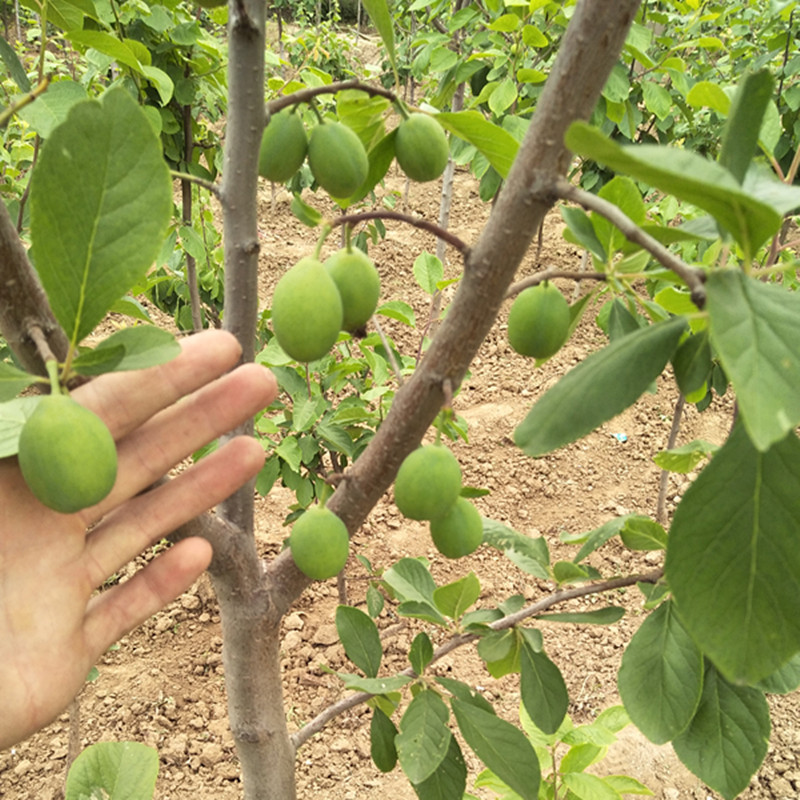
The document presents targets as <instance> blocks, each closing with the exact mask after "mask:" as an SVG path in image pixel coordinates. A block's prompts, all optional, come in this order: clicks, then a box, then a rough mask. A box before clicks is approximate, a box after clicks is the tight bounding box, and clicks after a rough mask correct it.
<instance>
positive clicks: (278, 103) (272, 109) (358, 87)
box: [266, 79, 397, 118]
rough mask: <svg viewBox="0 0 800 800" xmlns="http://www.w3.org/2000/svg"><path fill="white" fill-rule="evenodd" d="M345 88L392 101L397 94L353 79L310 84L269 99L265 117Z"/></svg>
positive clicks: (395, 98)
mask: <svg viewBox="0 0 800 800" xmlns="http://www.w3.org/2000/svg"><path fill="white" fill-rule="evenodd" d="M347 89H352V90H355V91H359V92H365V93H366V94H368V95H370V96H371V97H373V96H377V97H385V98H386V99H387V100H391V101H392V102H395V101H396V100H397V95H396V94H395V93H394V92H393V91H391V90H390V89H384V88H383V87H382V86H373V85H372V84H370V83H364V82H363V81H359V80H355V79H354V80H349V81H335V82H334V83H329V84H327V86H312V87H311V88H308V89H300V90H298V91H296V92H292V93H291V94H286V95H283V96H282V97H276V98H275V99H273V100H270V101H269V102H268V103H267V108H266V112H267V118H269V116H270V115H271V114H277V113H278V112H279V111H281V110H282V109H284V108H288V107H289V106H296V105H297V104H298V103H308V102H309V100H312V99H313V98H314V97H317V96H318V95H321V94H336V93H337V92H343V91H346V90H347Z"/></svg>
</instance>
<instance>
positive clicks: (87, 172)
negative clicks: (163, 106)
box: [31, 89, 172, 343]
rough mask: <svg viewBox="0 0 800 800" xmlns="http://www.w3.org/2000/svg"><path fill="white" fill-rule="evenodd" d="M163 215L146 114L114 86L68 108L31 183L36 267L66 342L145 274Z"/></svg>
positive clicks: (162, 173)
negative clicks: (99, 96)
mask: <svg viewBox="0 0 800 800" xmlns="http://www.w3.org/2000/svg"><path fill="white" fill-rule="evenodd" d="M171 212H172V185H171V183H170V178H169V170H168V169H167V165H166V162H165V161H164V159H163V157H162V154H161V147H160V145H159V142H158V139H157V138H156V136H155V134H154V133H153V130H152V128H151V127H150V124H149V123H148V121H147V117H146V116H145V114H144V113H143V112H142V111H141V109H140V108H139V107H138V106H137V105H136V102H135V101H134V100H133V99H132V98H131V97H130V95H129V94H128V93H127V92H126V91H125V90H124V89H111V90H109V91H107V92H106V93H105V94H104V95H103V102H102V103H98V102H96V101H88V102H85V103H79V104H78V105H76V106H75V107H74V108H73V109H72V111H71V112H70V114H69V117H68V118H67V121H66V122H64V123H63V124H62V125H60V126H59V127H58V128H56V130H54V131H53V133H52V135H51V136H50V138H49V139H47V140H46V141H45V144H44V147H43V148H42V150H41V154H40V158H39V163H38V164H37V166H36V169H35V170H34V174H33V177H32V178H31V239H32V241H33V255H34V260H35V264H36V271H37V272H38V274H39V277H40V278H41V281H42V284H43V286H44V288H45V291H46V292H47V296H48V299H49V301H50V304H51V306H52V308H53V312H54V313H55V316H56V318H57V319H58V321H59V322H60V323H61V325H62V327H63V328H64V330H65V331H66V332H67V335H68V336H69V337H70V339H71V340H72V341H73V342H76V343H77V342H79V341H81V339H83V338H84V337H85V336H86V335H87V334H88V333H89V332H90V331H91V330H92V329H93V328H94V327H95V325H97V323H98V322H100V320H101V319H102V318H103V316H104V315H105V314H106V312H107V310H108V309H109V307H110V306H111V305H112V304H113V303H114V302H115V301H116V300H117V299H118V298H119V297H121V296H122V295H124V294H125V293H126V292H127V291H128V290H129V289H130V288H131V287H132V286H133V285H134V284H136V283H137V282H140V281H141V280H143V279H144V276H145V273H146V272H147V270H148V268H149V267H150V265H151V263H152V262H153V259H154V258H155V257H156V255H157V254H158V251H159V249H160V247H161V241H162V239H163V236H164V234H165V232H166V227H167V225H168V223H169V219H170V215H171Z"/></svg>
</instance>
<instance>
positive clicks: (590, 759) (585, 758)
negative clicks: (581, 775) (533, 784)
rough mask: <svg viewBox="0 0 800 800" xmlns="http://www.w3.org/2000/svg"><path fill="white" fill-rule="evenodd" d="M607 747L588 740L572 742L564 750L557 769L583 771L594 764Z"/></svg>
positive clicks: (602, 755) (601, 756) (561, 770)
mask: <svg viewBox="0 0 800 800" xmlns="http://www.w3.org/2000/svg"><path fill="white" fill-rule="evenodd" d="M607 750H608V748H607V747H601V746H599V745H596V744H591V743H590V742H584V743H583V744H574V745H572V747H570V749H569V750H568V751H567V752H566V754H565V755H564V757H563V758H562V759H561V763H560V764H559V771H560V772H562V773H564V772H583V771H584V770H586V769H587V768H588V767H590V766H591V765H592V764H596V763H597V762H598V761H600V760H601V759H602V758H603V757H604V756H605V754H606V752H607Z"/></svg>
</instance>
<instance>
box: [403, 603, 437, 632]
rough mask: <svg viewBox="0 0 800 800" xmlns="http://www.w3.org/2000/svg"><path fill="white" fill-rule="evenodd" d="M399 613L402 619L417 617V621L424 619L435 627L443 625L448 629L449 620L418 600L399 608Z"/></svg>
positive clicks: (431, 606) (429, 605) (428, 604)
mask: <svg viewBox="0 0 800 800" xmlns="http://www.w3.org/2000/svg"><path fill="white" fill-rule="evenodd" d="M397 613H398V614H399V615H400V616H401V617H415V618H416V619H424V620H425V621H426V622H430V623H432V624H433V625H441V626H442V627H447V624H448V623H447V620H446V619H445V618H444V617H443V616H442V615H441V614H440V613H439V612H438V611H437V610H436V608H435V607H434V606H433V605H431V604H430V603H427V602H419V601H418V600H406V601H405V602H403V603H400V605H399V606H397Z"/></svg>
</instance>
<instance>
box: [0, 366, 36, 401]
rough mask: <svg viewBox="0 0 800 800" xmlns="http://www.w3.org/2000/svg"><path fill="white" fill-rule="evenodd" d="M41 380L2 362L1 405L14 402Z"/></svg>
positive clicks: (0, 375)
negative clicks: (7, 401)
mask: <svg viewBox="0 0 800 800" xmlns="http://www.w3.org/2000/svg"><path fill="white" fill-rule="evenodd" d="M38 381H39V379H38V378H37V377H36V376H35V375H31V374H30V373H29V372H25V370H22V369H18V368H17V367H15V366H14V365H13V364H6V363H4V362H0V403H4V402H5V401H6V400H13V399H14V398H15V397H16V396H17V395H18V394H19V393H20V392H21V391H22V390H23V389H27V388H28V387H29V386H33V384H34V383H37V382H38Z"/></svg>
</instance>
